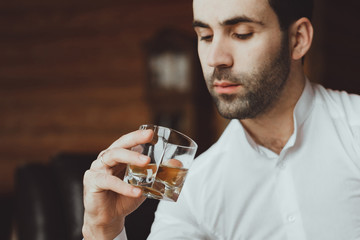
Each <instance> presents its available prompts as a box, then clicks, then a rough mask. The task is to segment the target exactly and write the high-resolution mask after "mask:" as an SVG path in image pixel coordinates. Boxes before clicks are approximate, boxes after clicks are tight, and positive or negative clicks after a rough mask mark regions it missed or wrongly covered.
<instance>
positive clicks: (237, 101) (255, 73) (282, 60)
mask: <svg viewBox="0 0 360 240" xmlns="http://www.w3.org/2000/svg"><path fill="white" fill-rule="evenodd" d="M284 35H286V34H284ZM280 46H281V47H280V48H279V50H278V51H277V54H276V55H274V56H273V57H271V58H269V59H267V60H264V61H263V62H262V63H261V65H259V66H258V67H257V68H256V69H255V70H252V71H249V72H238V73H235V72H233V71H232V69H231V68H230V67H216V68H214V71H213V73H212V75H208V76H205V80H206V84H207V87H208V89H209V91H210V94H211V95H212V97H213V99H214V101H215V104H216V106H217V108H218V111H219V113H220V114H221V115H222V116H223V117H224V118H227V119H234V118H236V119H249V118H255V117H257V116H258V115H260V114H262V113H264V112H266V111H267V110H268V109H270V108H271V107H272V105H273V104H274V103H275V102H276V101H277V99H278V97H279V95H280V93H281V92H282V90H283V87H284V85H285V83H286V81H287V78H288V75H289V71H290V55H289V47H288V46H289V43H288V39H287V38H286V37H285V36H284V37H283V39H282V44H281V45H280ZM222 80H224V81H227V82H228V83H230V84H234V85H240V87H241V90H240V91H236V92H235V93H218V92H217V91H215V81H222Z"/></svg>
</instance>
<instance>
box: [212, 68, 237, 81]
mask: <svg viewBox="0 0 360 240" xmlns="http://www.w3.org/2000/svg"><path fill="white" fill-rule="evenodd" d="M215 80H227V81H230V82H232V83H236V84H244V81H243V80H242V78H240V76H236V75H234V74H233V73H232V72H231V69H228V68H215V69H214V72H213V74H212V75H211V82H215Z"/></svg>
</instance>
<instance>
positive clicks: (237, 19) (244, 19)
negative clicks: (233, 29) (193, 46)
mask: <svg viewBox="0 0 360 240" xmlns="http://www.w3.org/2000/svg"><path fill="white" fill-rule="evenodd" d="M239 23H255V24H259V25H262V26H263V25H265V24H264V23H263V22H262V21H260V20H255V19H253V18H250V17H247V16H238V17H234V18H230V19H227V20H225V21H223V22H221V23H220V25H221V26H233V25H236V24H239ZM192 26H193V28H196V27H201V28H210V26H209V24H206V23H204V22H201V21H198V20H194V21H193V24H192Z"/></svg>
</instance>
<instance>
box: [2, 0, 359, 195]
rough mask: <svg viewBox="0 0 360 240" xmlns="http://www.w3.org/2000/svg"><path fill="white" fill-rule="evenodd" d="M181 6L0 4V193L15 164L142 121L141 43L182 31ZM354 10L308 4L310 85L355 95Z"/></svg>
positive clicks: (353, 4)
mask: <svg viewBox="0 0 360 240" xmlns="http://www.w3.org/2000/svg"><path fill="white" fill-rule="evenodd" d="M191 2H192V1H191V0H181V1H169V0H116V1H115V0H105V1H92V0H90V1H85V0H80V1H70V0H67V1H60V0H52V1H43V0H32V1H26V0H17V1H2V2H0V99H1V101H0V193H7V192H11V191H12V188H13V172H14V169H15V168H16V167H17V166H19V165H21V164H24V163H27V162H46V161H48V159H49V157H51V156H52V155H54V154H56V153H58V152H61V151H76V152H99V151H100V150H102V149H104V148H106V147H107V146H108V145H109V144H110V143H111V142H113V141H114V140H115V139H116V138H118V137H119V136H121V135H122V134H124V133H126V132H129V131H131V130H134V129H136V128H138V125H139V124H141V123H145V122H148V121H150V111H151V109H150V108H149V106H148V105H147V104H146V102H145V101H144V96H145V90H146V89H145V84H144V83H145V79H146V73H145V67H144V51H143V49H142V46H143V43H144V42H145V41H147V40H148V39H150V38H151V37H152V36H153V35H154V34H155V33H156V32H157V31H158V30H161V29H163V28H164V27H168V26H172V27H176V28H178V29H181V30H183V31H185V32H189V33H192V29H191V21H192V9H191V4H192V3H191ZM359 10H360V7H359V1H356V0H352V1H351V0H344V1H342V2H336V3H333V2H331V1H327V0H318V1H316V8H315V19H314V23H315V30H316V35H315V40H314V46H313V48H312V49H311V52H310V54H309V56H308V57H307V61H306V65H305V67H306V71H307V72H308V73H309V76H310V78H311V80H312V81H315V82H320V83H323V84H325V85H326V86H329V87H335V88H339V89H346V90H349V91H351V90H352V91H353V92H358V93H359V92H360V87H359V86H360V84H359V83H358V82H359V80H358V75H359V67H358V63H359V60H358V59H359V56H360V49H359V44H358V43H359V40H360V36H359V35H360V33H359V32H360V28H359V27H358V12H359ZM215 119H217V120H216V121H217V123H218V125H219V126H220V127H219V128H220V129H222V128H223V127H224V122H226V121H223V120H220V118H219V117H218V116H217V115H216V116H215ZM219 133H220V132H219Z"/></svg>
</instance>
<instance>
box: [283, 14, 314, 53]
mask: <svg viewBox="0 0 360 240" xmlns="http://www.w3.org/2000/svg"><path fill="white" fill-rule="evenodd" d="M289 33H290V43H291V45H290V46H291V56H292V59H294V60H299V59H301V58H302V57H304V56H305V54H306V53H307V52H308V51H309V49H310V46H311V43H312V40H313V34H314V29H313V26H312V24H311V22H310V20H309V19H308V18H300V19H299V20H297V21H296V22H295V23H293V24H292V25H291V26H290V31H289Z"/></svg>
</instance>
